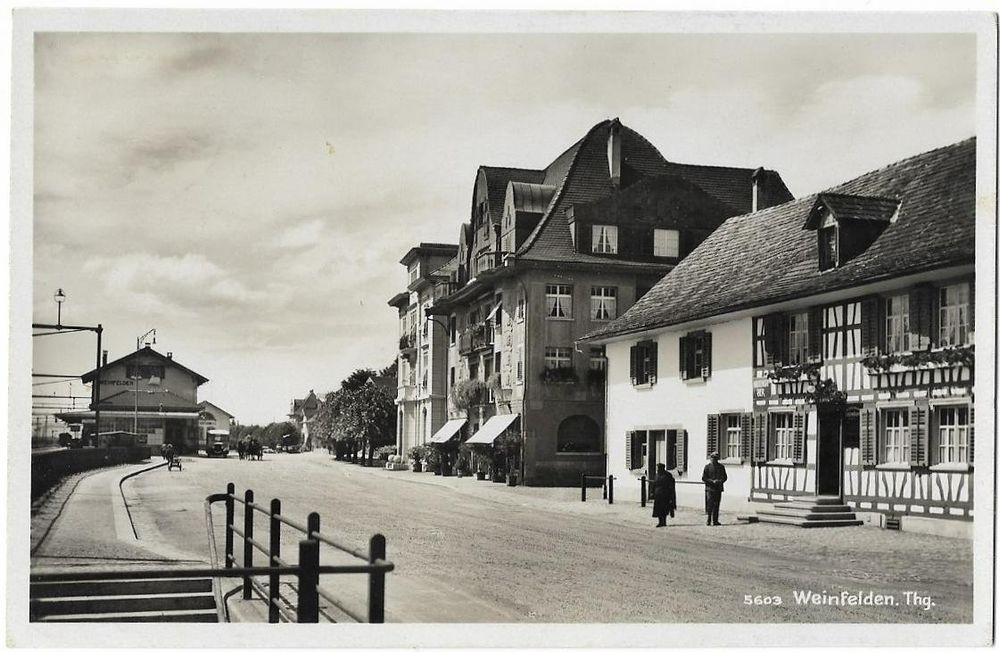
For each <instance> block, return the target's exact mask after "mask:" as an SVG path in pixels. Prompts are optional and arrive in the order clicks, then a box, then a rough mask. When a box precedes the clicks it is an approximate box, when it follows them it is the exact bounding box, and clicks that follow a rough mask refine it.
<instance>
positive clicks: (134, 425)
mask: <svg viewBox="0 0 1000 652" xmlns="http://www.w3.org/2000/svg"><path fill="white" fill-rule="evenodd" d="M150 335H152V336H153V337H152V340H153V341H152V342H151V344H156V329H155V328H150V329H149V330H148V331H146V332H145V333H143V334H142V335H140V336H139V337H137V338H135V353H136V355H135V362H134V363H132V364H133V365H134V367H133V369H134V372H133V374H132V378H133V380H135V388H134V390H133V391H134V392H135V412H134V417H133V420H132V433H133V434H135V435H138V434H139V380H140V379H141V378H142V374H141V373H139V351H141V350H142V343H143V342H145V341H146V338H147V337H149V336H150Z"/></svg>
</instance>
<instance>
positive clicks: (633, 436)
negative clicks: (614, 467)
mask: <svg viewBox="0 0 1000 652" xmlns="http://www.w3.org/2000/svg"><path fill="white" fill-rule="evenodd" d="M645 445H646V431H644V430H639V431H635V430H633V431H631V432H626V433H625V463H626V464H627V465H628V469H629V471H634V470H636V469H641V468H642V458H643V457H644V456H645V451H644V450H643V447H644V446H645Z"/></svg>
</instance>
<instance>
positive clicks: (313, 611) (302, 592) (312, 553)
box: [297, 539, 319, 623]
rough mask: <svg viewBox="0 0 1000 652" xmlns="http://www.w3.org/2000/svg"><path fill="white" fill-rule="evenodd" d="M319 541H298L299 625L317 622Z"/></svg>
mask: <svg viewBox="0 0 1000 652" xmlns="http://www.w3.org/2000/svg"><path fill="white" fill-rule="evenodd" d="M318 567H319V541H317V540H316V539H303V540H302V541H299V573H298V575H299V604H298V612H297V616H298V618H297V620H298V622H300V623H318V622H319V593H317V592H316V585H317V584H318V583H319V571H318Z"/></svg>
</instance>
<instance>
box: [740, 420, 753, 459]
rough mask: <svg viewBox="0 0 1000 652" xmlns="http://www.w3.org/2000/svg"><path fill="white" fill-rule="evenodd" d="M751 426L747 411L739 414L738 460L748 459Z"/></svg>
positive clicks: (751, 422)
mask: <svg viewBox="0 0 1000 652" xmlns="http://www.w3.org/2000/svg"><path fill="white" fill-rule="evenodd" d="M752 428H753V419H751V418H750V413H749V412H744V413H743V414H741V415H740V461H741V462H745V461H747V460H749V459H750V433H751V432H752Z"/></svg>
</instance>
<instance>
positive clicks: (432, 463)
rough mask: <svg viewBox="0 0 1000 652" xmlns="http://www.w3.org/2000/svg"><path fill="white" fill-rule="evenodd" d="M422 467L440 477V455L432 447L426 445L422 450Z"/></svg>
mask: <svg viewBox="0 0 1000 652" xmlns="http://www.w3.org/2000/svg"><path fill="white" fill-rule="evenodd" d="M424 466H426V467H427V470H428V471H432V472H433V473H434V475H441V454H440V452H439V451H438V450H437V448H436V447H435V446H433V445H427V447H426V448H425V450H424Z"/></svg>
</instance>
